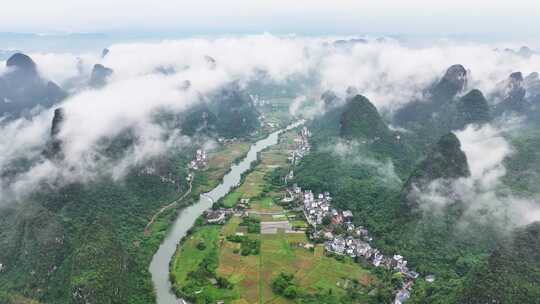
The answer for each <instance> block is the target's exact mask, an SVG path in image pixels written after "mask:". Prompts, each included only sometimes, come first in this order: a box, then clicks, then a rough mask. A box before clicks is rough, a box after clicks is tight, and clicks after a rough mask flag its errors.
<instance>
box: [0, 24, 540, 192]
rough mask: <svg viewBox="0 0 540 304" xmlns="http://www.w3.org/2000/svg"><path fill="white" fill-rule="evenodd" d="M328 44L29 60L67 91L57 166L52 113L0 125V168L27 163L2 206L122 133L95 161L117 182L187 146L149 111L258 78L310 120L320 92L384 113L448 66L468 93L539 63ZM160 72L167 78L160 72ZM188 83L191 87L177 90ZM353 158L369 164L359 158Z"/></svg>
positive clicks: (81, 175) (478, 49)
mask: <svg viewBox="0 0 540 304" xmlns="http://www.w3.org/2000/svg"><path fill="white" fill-rule="evenodd" d="M334 39H335V38H333V37H316V38H305V37H295V36H287V37H278V36H273V35H270V34H262V35H252V36H242V37H221V38H216V39H203V38H193V39H183V40H171V41H162V42H156V43H126V44H115V45H112V46H110V47H108V48H109V49H110V53H109V54H108V55H107V56H106V57H105V58H101V56H100V54H98V53H97V54H91V53H88V54H69V53H63V54H57V53H56V54H53V53H33V54H30V56H31V57H32V58H33V59H34V60H35V61H36V63H37V65H38V68H39V72H40V74H41V75H42V76H43V77H45V78H48V79H51V80H53V81H55V82H56V83H58V84H60V85H63V86H65V87H69V88H70V92H72V94H71V96H70V97H69V98H68V99H66V100H65V101H64V102H62V104H60V105H59V106H62V107H63V108H64V109H65V114H66V120H65V123H64V124H63V127H62V129H61V132H60V134H59V135H58V136H59V138H60V139H61V140H62V141H63V143H64V146H63V147H64V154H65V160H64V163H63V164H62V165H59V164H57V163H54V162H51V161H48V160H46V159H44V158H43V156H42V151H43V149H44V148H45V146H46V143H47V140H48V138H49V132H50V126H51V120H52V116H53V110H45V111H41V112H39V113H38V114H36V115H34V116H33V117H31V118H21V119H19V120H16V121H11V122H6V121H0V168H2V170H3V171H9V168H10V166H12V165H13V164H14V163H15V162H16V161H17V160H21V159H25V160H30V161H31V163H33V164H34V165H33V166H32V167H30V168H27V170H25V173H23V174H21V175H19V176H18V177H17V178H18V179H17V180H15V181H14V180H13V177H11V176H9V178H2V180H1V187H2V188H1V189H0V191H2V195H1V196H2V199H4V198H5V197H7V195H4V194H5V193H8V192H9V193H12V194H13V195H10V196H17V195H18V194H19V193H28V192H29V189H32V187H34V186H35V185H38V184H39V183H43V182H51V183H52V182H55V181H58V180H59V179H60V180H64V181H78V180H83V181H84V180H86V179H88V178H91V177H92V176H94V175H95V174H96V171H99V170H98V168H97V167H96V166H97V165H96V163H95V159H96V158H97V157H98V156H102V155H100V148H101V147H100V142H101V141H102V140H103V139H112V138H114V137H115V136H118V135H119V134H122V133H123V132H127V131H128V130H129V132H132V134H133V136H134V137H135V138H136V139H137V140H136V142H135V146H134V148H133V149H132V150H131V151H129V153H128V154H127V155H125V157H124V158H123V159H122V160H121V161H118V162H115V163H107V161H104V162H103V163H99V167H101V166H103V167H104V168H105V169H106V171H107V172H108V173H110V174H112V175H113V176H114V177H116V178H121V176H122V175H123V174H124V172H125V171H126V170H127V169H128V168H129V167H130V166H132V165H135V164H138V163H140V162H144V161H145V160H146V159H148V158H151V157H154V156H156V155H159V154H160V153H165V152H166V151H167V150H168V149H172V148H174V147H175V146H176V145H182V144H187V142H188V141H187V138H184V137H182V136H181V135H180V134H178V132H177V130H176V131H175V130H171V129H169V128H167V127H164V126H163V125H161V124H160V123H159V122H158V121H156V119H155V117H156V114H157V113H159V112H160V111H163V110H167V111H170V112H174V113H178V112H182V111H184V110H185V109H187V108H188V107H190V106H191V105H193V104H195V103H197V102H199V100H200V97H201V96H203V97H204V96H205V95H208V94H211V93H212V92H215V91H216V90H218V89H220V88H221V87H223V86H224V85H227V84H229V83H230V82H232V81H238V83H239V84H240V85H241V86H244V85H245V84H247V83H248V82H250V81H252V80H253V79H256V78H257V77H260V75H261V73H263V74H264V75H265V79H266V80H268V81H270V82H271V83H273V84H284V85H285V84H286V85H288V86H289V87H302V90H301V92H299V93H298V95H297V96H296V97H297V98H296V99H295V100H294V101H293V102H292V104H291V107H290V110H291V113H296V114H298V113H301V114H302V115H303V116H304V117H311V115H312V114H317V113H320V112H322V109H323V104H322V102H321V100H320V95H321V93H322V92H324V91H326V90H327V89H332V90H334V91H336V93H337V94H338V95H340V96H345V90H346V88H347V87H349V86H354V87H356V88H357V89H358V91H359V93H360V94H364V95H366V96H367V97H368V98H370V100H371V101H372V102H373V103H374V104H375V105H376V106H377V107H378V108H379V109H381V110H384V109H390V110H392V109H395V108H397V107H399V106H401V105H402V104H404V103H406V102H408V101H410V100H411V99H414V98H415V97H417V96H419V94H421V92H422V90H423V89H424V88H425V87H426V86H428V85H429V84H430V83H432V82H433V81H435V80H437V78H438V77H440V76H441V75H442V73H443V72H444V70H445V69H446V68H447V67H448V66H450V65H451V64H454V63H462V64H464V65H465V66H466V67H467V68H468V69H470V70H471V71H472V77H473V81H472V84H473V86H474V87H479V88H482V89H485V90H487V91H489V90H491V89H493V88H494V87H495V84H496V83H497V82H499V81H500V80H502V79H504V78H506V77H507V76H508V74H509V73H510V72H512V71H516V70H521V71H522V72H524V73H525V74H526V73H528V72H532V71H538V70H540V56H538V55H533V56H531V57H529V58H522V57H519V56H516V55H512V54H508V53H504V52H494V51H493V48H494V47H495V46H491V45H462V46H457V45H453V44H450V43H446V44H441V45H437V46H433V47H429V48H424V47H420V48H413V47H409V46H405V45H402V44H400V43H398V42H396V41H392V40H389V39H386V40H385V41H384V42H380V41H371V42H369V43H366V44H356V45H354V46H352V47H347V48H341V47H337V46H333V45H332V42H333V40H334ZM205 56H210V57H211V58H213V59H214V60H215V65H214V64H209V61H208V58H207V57H205ZM96 63H101V64H103V65H105V66H106V67H109V68H111V69H113V70H114V73H113V74H112V76H111V77H110V79H109V83H108V85H107V86H105V87H104V88H101V89H89V88H88V87H86V86H85V81H87V79H88V78H89V76H90V73H91V70H92V66H93V65H94V64H96ZM159 69H162V70H163V69H166V70H167V71H171V73H168V74H167V75H164V74H163V73H159V72H158V70H159ZM1 72H2V69H0V73H1ZM74 79H76V81H74ZM306 79H309V80H310V82H309V85H307V84H306V83H299V82H302V81H305V80H306ZM186 80H189V82H190V84H191V85H190V87H189V88H188V89H182V87H183V84H184V83H185V81H186ZM306 86H307V87H306ZM303 96H305V97H303ZM303 105H307V106H306V107H304V106H303ZM310 109H311V110H310ZM460 136H467V134H465V133H464V134H462V135H460ZM493 144H497V142H495V143H493ZM471 149H472V148H471ZM470 151H473V150H470ZM469 153H473V152H469ZM471 157H472V156H471ZM357 161H359V162H364V163H366V162H369V161H370V160H368V159H362V158H361V157H359V159H358V160H357ZM376 167H377V168H380V169H379V170H382V171H381V172H380V174H381V176H387V177H389V178H391V179H394V177H395V173H393V168H392V165H391V164H380V163H377V166H376ZM490 172H493V171H490ZM495 172H496V171H495ZM494 178H495V177H494ZM16 194H17V195H16Z"/></svg>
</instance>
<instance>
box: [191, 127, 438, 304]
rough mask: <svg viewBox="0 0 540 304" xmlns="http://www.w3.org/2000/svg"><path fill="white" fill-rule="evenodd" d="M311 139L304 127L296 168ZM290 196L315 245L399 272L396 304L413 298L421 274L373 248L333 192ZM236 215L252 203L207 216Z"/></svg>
mask: <svg viewBox="0 0 540 304" xmlns="http://www.w3.org/2000/svg"><path fill="white" fill-rule="evenodd" d="M310 136H311V134H310V132H309V130H308V129H307V128H306V127H303V128H302V129H301V130H300V132H299V134H298V136H297V137H296V138H295V139H294V143H295V148H294V150H293V151H291V152H290V153H289V157H288V161H289V162H290V163H291V164H292V168H294V166H295V165H296V164H298V162H299V161H300V160H301V159H302V158H303V157H304V156H305V155H307V153H308V152H309V151H310V149H311V146H310V144H309V137H310ZM199 155H200V158H199ZM204 155H205V154H204V153H203V152H201V154H199V153H198V154H197V161H198V162H200V161H202V159H204ZM199 159H200V160H199ZM192 163H193V164H194V165H197V166H200V165H201V164H200V163H196V162H192ZM293 177H294V171H293V169H291V170H290V171H289V173H288V174H287V175H286V176H285V177H284V179H285V182H287V181H288V180H290V179H292V178H293ZM286 192H287V194H286V196H285V197H284V198H283V199H282V200H281V202H282V203H286V204H288V205H289V206H292V207H293V208H292V209H294V210H296V211H301V214H303V215H304V217H305V220H306V222H307V223H308V225H309V226H310V227H311V228H312V229H308V230H306V229H302V230H303V231H308V237H309V239H310V240H311V241H312V242H314V243H321V242H322V243H323V244H324V250H325V251H326V252H328V253H330V254H334V255H337V256H348V257H350V258H353V259H358V258H362V259H364V260H365V261H367V262H368V263H370V264H372V265H373V266H374V267H382V268H384V269H387V270H395V271H397V272H399V273H400V274H401V275H402V278H403V285H402V288H401V289H400V290H398V291H397V292H396V295H395V299H394V304H401V303H403V302H405V301H406V300H407V299H408V298H409V297H410V293H411V289H412V285H413V283H414V281H415V280H416V279H417V278H418V277H419V274H418V273H417V272H415V271H414V270H412V269H409V267H408V266H407V263H408V262H407V260H406V259H405V258H404V257H403V256H401V255H399V254H394V255H392V256H385V255H384V254H383V253H382V252H381V251H380V250H379V249H377V248H375V247H374V246H373V245H372V244H373V238H372V237H371V236H370V235H369V231H368V229H366V228H365V227H363V226H356V225H355V224H354V223H353V217H354V214H353V212H352V211H350V210H339V209H338V208H335V207H334V206H333V205H332V200H333V198H332V196H331V195H330V193H329V192H323V193H320V194H314V193H313V191H312V190H309V189H301V188H300V187H299V186H298V185H297V184H293V185H292V186H291V187H288V188H287V189H286ZM232 215H235V216H241V217H247V216H249V200H248V199H241V200H239V202H238V203H237V204H236V205H235V206H234V207H233V208H223V207H220V208H218V209H215V210H209V211H207V212H206V213H205V221H206V223H208V224H223V223H225V222H226V221H227V219H228V218H229V217H230V216H232ZM304 247H306V248H308V247H313V245H312V244H304ZM426 281H427V282H428V283H431V282H433V281H434V276H432V275H430V276H427V277H426Z"/></svg>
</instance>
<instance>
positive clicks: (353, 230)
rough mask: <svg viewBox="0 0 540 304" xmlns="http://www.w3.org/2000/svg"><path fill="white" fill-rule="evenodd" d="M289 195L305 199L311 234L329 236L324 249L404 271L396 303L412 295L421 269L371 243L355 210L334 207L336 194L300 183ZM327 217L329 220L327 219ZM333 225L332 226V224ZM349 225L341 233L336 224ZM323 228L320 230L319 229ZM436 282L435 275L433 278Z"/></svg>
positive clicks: (305, 214) (323, 237)
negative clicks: (355, 218)
mask: <svg viewBox="0 0 540 304" xmlns="http://www.w3.org/2000/svg"><path fill="white" fill-rule="evenodd" d="M288 193H289V196H290V197H291V198H293V197H295V198H297V199H299V200H300V201H301V202H303V212H304V216H305V218H306V221H307V222H308V223H309V224H310V225H311V226H312V227H313V228H314V229H313V230H314V232H313V233H312V234H311V238H313V239H320V238H322V239H325V240H326V241H325V243H324V248H325V250H326V251H328V252H332V253H334V254H337V255H346V256H350V257H351V258H357V257H358V258H363V259H365V260H366V261H368V262H370V263H372V264H373V265H374V266H375V267H384V268H386V269H389V270H390V269H392V270H395V271H398V272H400V273H401V274H402V276H403V278H404V284H403V287H402V288H401V289H400V290H399V291H398V292H397V293H396V297H395V300H394V304H401V303H403V302H404V301H406V300H407V299H408V298H409V297H410V293H411V288H412V285H413V283H414V280H416V279H417V278H418V276H419V274H418V273H417V272H415V271H414V270H412V269H409V268H408V267H407V260H405V259H404V258H403V256H401V255H399V254H396V255H393V256H385V255H383V254H382V253H381V252H380V250H378V249H377V248H374V247H373V246H372V245H371V241H372V240H373V238H372V237H370V235H369V231H368V230H367V229H366V228H364V227H363V226H355V225H354V224H353V223H352V219H353V213H352V212H351V211H350V210H344V211H341V210H338V209H336V208H333V207H332V197H331V196H330V193H329V192H324V193H321V194H317V195H315V194H314V193H313V192H312V191H311V190H304V191H302V189H301V188H300V187H298V186H297V185H296V184H295V185H293V186H292V188H290V189H288ZM325 218H326V220H325ZM329 224H331V225H329ZM337 226H341V227H343V228H345V229H344V230H342V231H346V232H345V233H343V232H342V231H340V232H339V233H337V232H335V230H333V227H337ZM318 228H320V229H318ZM431 277H432V276H430V280H431V282H433V280H434V278H431Z"/></svg>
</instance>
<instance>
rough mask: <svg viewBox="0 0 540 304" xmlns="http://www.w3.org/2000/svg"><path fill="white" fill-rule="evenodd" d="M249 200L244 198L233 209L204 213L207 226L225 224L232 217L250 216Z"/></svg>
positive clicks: (212, 210)
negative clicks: (248, 210)
mask: <svg viewBox="0 0 540 304" xmlns="http://www.w3.org/2000/svg"><path fill="white" fill-rule="evenodd" d="M247 209H249V199H247V198H242V199H240V201H239V202H238V203H236V205H235V206H234V207H233V208H218V209H210V210H207V211H205V212H204V214H203V215H204V220H205V221H206V223H207V224H219V225H221V224H224V223H225V222H226V221H227V218H228V217H229V216H230V215H233V214H234V215H237V216H242V217H246V216H248V215H249V214H248V212H247Z"/></svg>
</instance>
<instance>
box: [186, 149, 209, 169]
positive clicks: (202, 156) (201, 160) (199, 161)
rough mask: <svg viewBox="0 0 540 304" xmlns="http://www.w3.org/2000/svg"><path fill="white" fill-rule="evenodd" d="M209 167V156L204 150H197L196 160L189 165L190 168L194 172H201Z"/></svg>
mask: <svg viewBox="0 0 540 304" xmlns="http://www.w3.org/2000/svg"><path fill="white" fill-rule="evenodd" d="M207 165H208V156H207V155H206V151H205V150H204V149H197V153H196V154H195V159H194V160H192V161H191V162H190V163H189V168H190V169H193V170H199V169H202V168H204V167H206V166H207Z"/></svg>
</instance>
